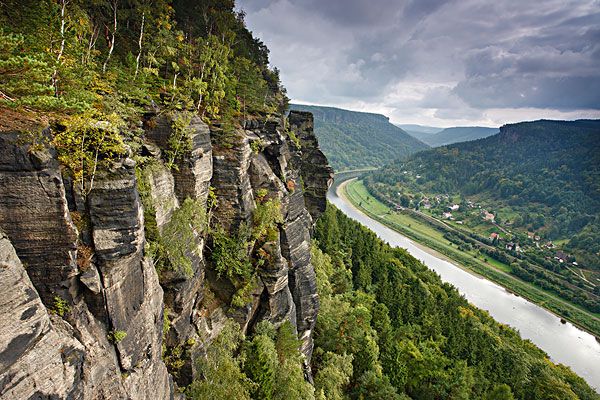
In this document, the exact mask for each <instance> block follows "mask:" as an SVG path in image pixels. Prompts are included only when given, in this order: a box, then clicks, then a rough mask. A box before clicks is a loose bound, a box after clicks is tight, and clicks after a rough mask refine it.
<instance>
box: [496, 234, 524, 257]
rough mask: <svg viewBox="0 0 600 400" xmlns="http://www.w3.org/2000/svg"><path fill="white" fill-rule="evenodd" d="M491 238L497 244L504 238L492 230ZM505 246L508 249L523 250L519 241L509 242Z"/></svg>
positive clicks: (518, 251)
mask: <svg viewBox="0 0 600 400" xmlns="http://www.w3.org/2000/svg"><path fill="white" fill-rule="evenodd" d="M490 240H491V241H492V243H494V244H496V243H498V242H500V241H501V240H502V237H500V234H499V233H496V232H492V234H491V235H490ZM504 248H505V249H506V250H508V251H516V252H517V253H520V252H521V251H522V249H521V246H520V245H519V243H517V242H508V243H506V244H505V245H504Z"/></svg>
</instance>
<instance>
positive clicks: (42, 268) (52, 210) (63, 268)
mask: <svg viewBox="0 0 600 400" xmlns="http://www.w3.org/2000/svg"><path fill="white" fill-rule="evenodd" d="M0 226H2V227H3V228H4V229H5V232H6V234H7V235H8V236H9V237H10V240H11V242H12V243H13V246H14V247H15V249H16V250H17V253H18V254H19V257H20V258H21V261H22V262H23V263H24V264H25V265H26V266H27V273H28V275H29V277H30V279H31V281H32V282H33V284H34V285H35V287H36V288H37V290H38V291H39V294H40V296H41V297H42V299H43V301H44V303H45V304H46V305H49V304H51V303H52V301H53V299H54V297H55V296H57V295H60V296H62V297H65V298H67V297H70V296H71V295H72V294H69V292H68V289H69V288H70V287H72V286H73V280H74V279H75V277H76V275H77V273H78V270H77V265H76V262H75V260H76V250H77V245H76V242H77V232H76V229H75V226H74V225H73V223H72V221H71V217H70V215H69V210H68V207H67V201H66V198H65V188H64V186H63V181H62V177H61V173H60V169H59V165H58V161H57V160H56V154H55V153H54V152H53V151H52V150H51V149H41V150H35V151H34V149H32V148H31V147H30V146H28V145H24V144H23V143H22V139H21V137H20V135H19V134H18V133H17V132H11V133H2V134H0Z"/></svg>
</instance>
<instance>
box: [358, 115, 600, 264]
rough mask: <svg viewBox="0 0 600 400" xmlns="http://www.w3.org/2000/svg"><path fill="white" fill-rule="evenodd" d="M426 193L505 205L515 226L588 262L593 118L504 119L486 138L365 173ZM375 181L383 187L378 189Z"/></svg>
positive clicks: (594, 239)
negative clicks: (563, 244) (562, 242)
mask: <svg viewBox="0 0 600 400" xmlns="http://www.w3.org/2000/svg"><path fill="white" fill-rule="evenodd" d="M368 182H371V183H372V184H376V183H379V184H382V185H383V186H387V187H388V188H389V191H394V192H395V191H396V189H394V188H393V186H395V185H401V186H405V187H406V188H409V189H410V190H411V191H414V192H421V193H426V194H431V193H435V194H461V195H463V196H465V197H467V198H471V199H475V200H478V201H480V202H481V203H482V204H484V205H486V206H487V207H489V208H490V209H494V210H497V209H500V208H502V207H508V208H510V209H511V210H512V213H511V215H508V216H507V217H510V218H505V219H510V220H509V221H508V222H509V223H510V224H511V225H512V226H513V227H515V228H521V229H529V230H531V231H536V232H539V233H540V234H542V235H543V236H544V237H546V238H548V239H550V240H555V239H568V242H567V245H566V246H567V249H569V250H571V251H573V252H575V253H576V254H577V255H579V257H580V261H583V262H584V263H586V264H587V265H588V266H589V267H598V265H600V264H599V263H598V260H599V259H598V252H600V236H598V232H600V219H599V218H600V122H599V121H597V120H580V121H534V122H523V123H518V124H511V125H506V126H504V127H502V128H501V133H500V134H498V135H494V136H491V137H488V138H485V139H480V140H475V141H472V142H466V143H457V144H453V145H449V146H444V147H441V148H437V149H433V150H430V151H426V152H421V153H418V154H416V155H414V156H413V157H411V158H410V159H409V160H407V161H406V162H403V161H398V162H395V163H392V164H390V165H388V166H386V167H385V168H382V169H381V170H380V171H378V172H375V173H373V174H372V176H371V177H370V178H368ZM383 186H382V188H381V189H382V190H385V189H384V187H383Z"/></svg>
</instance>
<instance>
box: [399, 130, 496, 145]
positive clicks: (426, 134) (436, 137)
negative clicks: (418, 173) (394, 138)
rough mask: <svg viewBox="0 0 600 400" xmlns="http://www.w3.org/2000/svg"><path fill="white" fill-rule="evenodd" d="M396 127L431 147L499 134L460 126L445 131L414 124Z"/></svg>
mask: <svg viewBox="0 0 600 400" xmlns="http://www.w3.org/2000/svg"><path fill="white" fill-rule="evenodd" d="M396 126H398V127H399V128H402V129H404V130H405V131H406V132H407V133H408V134H409V135H411V136H412V137H414V138H416V139H418V140H420V141H422V142H423V143H426V144H428V145H429V146H431V147H439V146H445V145H447V144H452V143H459V142H468V141H469V140H475V139H481V138H485V137H488V136H492V135H495V134H496V133H498V132H499V129H498V128H484V127H481V126H458V127H453V128H445V129H444V128H435V127H433V126H423V125H414V124H396Z"/></svg>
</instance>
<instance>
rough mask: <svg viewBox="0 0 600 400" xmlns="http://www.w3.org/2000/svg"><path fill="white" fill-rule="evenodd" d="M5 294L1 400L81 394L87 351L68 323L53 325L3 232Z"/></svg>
mask: <svg viewBox="0 0 600 400" xmlns="http://www.w3.org/2000/svg"><path fill="white" fill-rule="evenodd" d="M0 292H1V293H2V297H1V298H0V320H1V321H2V324H0V399H6V400H8V399H10V400H12V399H29V398H61V399H62V398H66V397H67V396H69V395H72V394H76V393H80V391H81V387H80V386H82V384H83V383H82V382H81V379H82V377H81V371H80V369H81V367H82V364H83V357H84V349H83V346H82V345H81V343H79V342H78V341H77V340H76V339H74V337H73V331H72V329H71V327H70V326H69V325H68V324H67V323H66V322H64V321H63V320H62V319H60V318H52V320H51V318H50V316H49V315H48V312H47V311H46V307H44V305H43V304H42V302H41V300H40V298H39V296H38V294H37V291H36V290H35V288H34V286H33V284H32V283H31V281H30V279H29V277H28V276H27V273H26V272H25V269H24V268H23V265H22V264H21V261H20V260H19V258H18V257H17V254H16V252H15V250H14V248H13V247H12V245H11V243H10V242H9V240H8V238H7V237H6V235H5V234H4V233H3V232H0Z"/></svg>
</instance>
